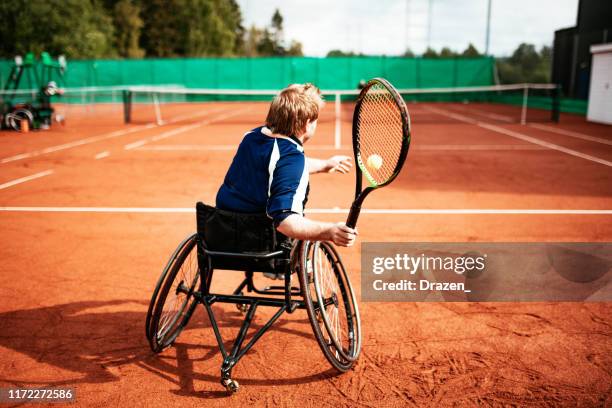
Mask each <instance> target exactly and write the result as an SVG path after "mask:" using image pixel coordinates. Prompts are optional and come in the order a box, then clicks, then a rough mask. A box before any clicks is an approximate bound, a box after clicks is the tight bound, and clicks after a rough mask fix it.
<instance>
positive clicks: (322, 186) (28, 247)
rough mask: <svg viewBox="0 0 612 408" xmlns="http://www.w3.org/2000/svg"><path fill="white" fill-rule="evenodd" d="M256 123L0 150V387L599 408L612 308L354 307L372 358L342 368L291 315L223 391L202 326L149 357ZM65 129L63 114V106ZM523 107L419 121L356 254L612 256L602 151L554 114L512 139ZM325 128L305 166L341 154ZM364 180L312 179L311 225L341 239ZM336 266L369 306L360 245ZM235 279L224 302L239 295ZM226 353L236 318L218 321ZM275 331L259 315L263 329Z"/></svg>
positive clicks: (606, 157)
mask: <svg viewBox="0 0 612 408" xmlns="http://www.w3.org/2000/svg"><path fill="white" fill-rule="evenodd" d="M266 108H267V105H266V104H265V103H215V104H206V105H181V106H179V105H177V106H176V107H175V108H174V109H175V112H172V108H170V111H169V112H168V111H167V116H166V118H167V120H166V123H165V124H163V125H161V126H159V125H156V124H153V123H152V117H153V116H152V114H151V112H150V110H148V109H147V107H146V106H145V107H143V109H142V110H141V111H135V112H134V123H133V124H131V125H124V124H123V122H122V120H123V117H122V110H121V106H118V105H117V106H116V105H97V106H95V107H78V106H77V107H70V108H69V116H68V119H67V124H66V126H65V127H61V126H57V125H54V127H53V128H52V130H50V131H46V132H31V133H28V134H21V133H16V132H1V133H0V151H1V152H2V153H1V157H0V168H1V171H0V207H1V208H0V210H1V211H0V225H2V245H1V246H0V257H1V259H2V263H1V266H0V271H1V274H2V277H3V283H2V285H0V386H1V387H9V386H11V387H13V386H14V387H42V386H72V387H76V393H77V396H76V400H77V404H78V405H82V406H85V405H87V406H106V405H113V406H126V405H129V406H172V405H179V404H180V405H181V406H202V404H204V405H205V406H228V405H232V406H247V405H248V406H251V405H253V406H322V405H323V406H325V405H333V406H371V407H380V406H385V407H390V406H417V405H418V406H453V405H468V406H475V405H485V406H515V405H529V406H540V405H542V406H609V405H610V404H611V403H612V399H611V398H612V397H611V391H612V388H611V386H610V384H611V383H612V379H611V377H612V372H611V371H610V367H611V366H612V357H611V356H612V343H611V342H610V336H611V335H612V328H611V326H610V322H611V321H612V308H611V307H610V304H609V303H595V302H592V303H589V302H585V303H363V302H362V303H360V311H361V320H362V330H363V351H362V354H361V357H360V359H359V361H358V362H357V364H356V367H355V368H354V369H353V370H351V371H349V372H347V373H346V374H343V375H336V374H335V373H334V371H332V370H331V369H330V366H329V363H328V362H327V361H326V360H325V358H324V357H323V355H322V354H321V351H320V349H319V347H318V345H317V343H316V341H315V339H314V336H313V335H312V329H311V327H310V323H309V321H308V318H307V315H306V313H305V312H304V311H298V312H296V313H294V314H293V315H285V316H284V317H283V318H281V320H280V321H279V322H277V324H276V325H275V326H274V327H273V329H272V330H270V331H269V332H268V333H267V334H266V335H265V336H264V337H263V338H262V339H261V340H260V342H259V343H258V344H257V345H256V347H255V348H254V349H253V350H251V351H250V352H249V353H248V354H247V355H246V356H245V357H244V359H243V360H241V362H240V364H238V365H237V367H236V368H235V369H234V378H236V379H237V380H238V381H239V382H240V384H241V386H242V387H241V389H240V392H238V393H237V394H235V395H232V396H228V394H227V393H226V392H225V390H224V389H223V388H222V387H221V386H220V384H219V366H220V363H221V356H220V355H219V354H218V351H217V347H216V344H215V338H214V334H213V331H212V330H211V327H210V323H209V321H208V319H207V317H206V315H205V313H204V311H203V310H197V311H196V314H195V315H194V317H193V318H192V319H191V322H190V324H189V326H188V327H187V329H186V330H185V331H184V332H183V333H182V334H181V336H180V338H179V339H178V341H177V343H176V344H175V346H174V347H171V348H169V349H167V350H165V351H164V352H163V353H162V354H161V355H154V354H153V353H152V352H151V351H150V349H149V346H148V344H147V340H146V338H145V333H144V324H145V316H146V312H147V306H148V303H149V300H150V296H151V293H152V291H153V288H154V286H155V283H156V281H157V279H158V276H159V274H160V272H161V270H162V267H163V265H164V264H165V262H166V260H167V258H168V256H169V255H170V254H171V252H172V251H173V250H174V248H175V247H176V245H177V244H178V243H179V242H180V241H181V240H182V239H183V238H184V237H185V236H187V235H188V234H190V233H192V232H193V231H194V230H195V214H194V212H193V208H194V205H195V203H196V201H204V202H207V203H214V198H215V194H216V191H217V189H218V187H219V185H220V184H221V182H222V179H223V176H224V174H225V171H226V169H227V167H228V165H229V163H230V161H231V159H232V157H233V150H234V149H235V146H236V144H237V143H238V142H239V141H240V139H241V137H242V135H243V133H244V132H245V131H247V130H249V129H250V128H252V127H255V126H257V125H259V124H260V123H261V122H262V121H263V119H264V117H265V112H266ZM67 109H68V108H67ZM516 109H518V108H514V107H509V106H502V105H493V106H490V105H482V106H478V105H462V104H444V103H439V104H419V105H414V106H411V105H409V110H410V112H411V115H412V120H413V141H412V144H411V148H410V153H409V156H408V161H407V164H406V166H405V168H404V170H403V172H402V174H400V176H399V177H398V179H397V180H396V181H395V182H394V184H392V185H391V186H389V187H388V188H385V189H382V190H381V191H378V192H376V193H374V194H373V195H372V196H371V197H370V198H369V199H368V201H367V202H366V204H365V208H366V209H365V210H364V211H363V212H362V216H361V218H360V221H359V227H358V228H359V233H360V241H361V242H363V241H389V242H393V241H415V242H418V241H423V242H425V241H434V242H454V241H457V242H463V241H483V242H530V241H561V242H582V241H585V242H587V241H592V242H596V241H601V242H608V241H610V240H611V239H612V234H611V231H612V212H611V209H612V132H611V131H610V127H609V126H607V127H606V126H603V125H595V124H591V123H587V122H585V120H584V118H582V117H578V116H572V115H567V114H564V115H562V117H561V122H560V124H553V123H544V122H539V121H535V122H530V123H528V124H527V125H519V124H516V123H514V122H512V121H511V120H504V119H503V117H514V116H515V114H516V111H515V110H516ZM350 112H351V107H350V106H346V107H344V108H343V115H342V118H343V119H342V139H341V142H342V147H341V149H340V150H336V149H334V139H333V134H334V122H333V120H332V119H331V117H332V116H333V115H332V114H331V113H330V112H329V111H326V112H324V113H323V115H322V117H321V123H320V124H319V129H318V132H317V136H316V138H315V139H314V140H312V141H311V142H309V143H308V144H307V145H306V153H307V154H308V155H311V156H313V157H328V156H331V155H333V154H339V153H340V154H341V153H344V154H351V148H350V140H351V139H350V130H351V122H350ZM353 177H354V175H353V174H349V175H338V174H326V175H316V176H313V177H312V178H311V194H310V199H309V202H308V208H309V209H310V212H309V214H310V216H311V217H313V218H316V219H321V220H329V221H342V220H344V219H345V217H346V208H347V207H348V206H349V205H350V202H351V200H352V197H353V188H354V180H353ZM340 252H341V255H342V257H343V260H344V263H345V265H346V266H347V269H348V271H349V273H350V277H351V280H352V282H353V284H354V286H355V287H356V289H357V291H358V292H359V291H360V289H359V282H360V246H359V244H357V245H356V246H355V247H353V248H349V249H342V250H341V251H340ZM240 275H241V274H240V273H237V272H227V274H226V275H224V277H225V281H221V280H219V279H218V278H219V274H217V278H216V279H217V280H216V281H215V282H214V283H213V285H216V286H215V287H216V289H218V290H219V291H221V290H223V289H225V290H230V289H233V288H234V287H235V286H236V284H237V282H239V280H240ZM214 308H215V312H216V313H217V314H218V316H219V325H220V326H221V328H222V333H223V335H224V338H225V339H226V341H228V342H229V341H231V340H232V339H233V336H235V334H236V333H237V331H238V328H239V326H240V324H241V321H242V319H243V317H242V315H241V314H240V313H239V312H238V311H237V310H236V308H234V307H232V306H231V305H224V306H214ZM270 313H271V311H270V310H265V309H264V308H261V309H260V310H259V311H258V314H257V315H256V320H255V323H254V325H255V327H256V328H257V327H258V326H260V325H261V324H263V323H264V322H265V321H266V318H267V317H269V315H270Z"/></svg>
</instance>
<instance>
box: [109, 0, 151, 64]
mask: <svg viewBox="0 0 612 408" xmlns="http://www.w3.org/2000/svg"><path fill="white" fill-rule="evenodd" d="M113 22H114V24H115V45H116V47H117V53H118V54H119V56H121V57H127V58H142V57H143V56H144V50H143V49H142V48H140V44H139V41H140V33H141V31H142V26H143V22H142V19H141V18H140V4H135V3H134V2H133V1H132V0H119V1H118V2H117V3H115V5H114V6H113Z"/></svg>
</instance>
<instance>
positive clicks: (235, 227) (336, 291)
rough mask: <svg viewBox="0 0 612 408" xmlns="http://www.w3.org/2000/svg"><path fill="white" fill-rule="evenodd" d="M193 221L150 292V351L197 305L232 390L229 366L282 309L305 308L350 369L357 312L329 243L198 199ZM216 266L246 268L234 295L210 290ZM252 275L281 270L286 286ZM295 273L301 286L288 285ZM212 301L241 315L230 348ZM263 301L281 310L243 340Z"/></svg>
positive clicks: (325, 347)
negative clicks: (292, 235)
mask: <svg viewBox="0 0 612 408" xmlns="http://www.w3.org/2000/svg"><path fill="white" fill-rule="evenodd" d="M196 218H197V233H195V234H193V235H191V236H189V237H187V238H186V239H185V240H183V242H181V243H180V244H179V246H178V248H177V249H176V250H175V251H174V253H173V254H172V256H171V257H170V260H169V261H168V263H167V264H166V266H165V268H164V270H163V272H162V274H161V276H160V278H159V280H158V282H157V285H156V287H155V290H154V292H153V296H152V297H151V302H150V304H149V310H148V313H147V318H146V335H147V339H148V340H149V344H150V346H151V349H152V350H153V352H155V353H159V352H161V351H162V350H164V349H165V348H167V347H169V346H171V345H172V344H173V343H174V342H175V341H176V339H177V338H178V336H179V335H180V333H181V331H182V330H183V329H184V328H185V326H187V324H188V323H189V319H190V318H191V316H192V314H193V312H194V310H195V308H196V307H197V306H198V304H201V305H203V306H204V308H205V309H206V312H207V314H208V317H209V319H210V323H211V326H212V329H213V331H214V334H215V338H216V340H217V343H218V345H219V351H220V352H221V355H222V356H223V362H222V364H221V384H222V385H223V386H224V387H225V388H226V390H227V391H228V392H230V393H234V392H236V391H238V388H239V384H238V382H237V381H236V380H234V379H232V369H233V368H234V367H235V366H236V364H237V363H238V361H239V360H240V359H241V358H242V357H243V356H244V355H245V354H246V353H247V352H248V351H249V350H250V349H251V348H252V347H253V346H254V345H255V343H256V342H257V340H259V339H260V338H261V336H263V334H264V333H265V332H266V331H268V329H270V327H271V326H272V324H273V323H274V322H275V321H276V320H278V319H279V318H280V317H281V316H282V315H283V313H285V312H286V313H293V312H295V310H297V309H306V311H307V313H308V317H309V320H310V323H311V326H312V330H313V332H314V335H315V338H316V340H317V342H318V344H319V346H320V347H321V350H322V351H323V354H324V356H325V357H326V358H327V360H328V361H329V362H330V363H331V365H332V366H333V367H334V368H336V369H337V370H338V371H340V372H345V371H347V370H349V369H350V368H351V367H352V366H353V364H354V363H355V361H356V360H357V358H358V356H359V352H360V350H361V329H360V319H359V309H358V306H357V301H356V297H355V294H354V292H353V288H352V286H351V283H350V281H349V277H348V275H347V273H346V270H345V268H344V265H343V264H342V261H341V259H340V256H339V255H338V253H337V251H336V250H335V249H334V247H333V245H332V244H330V243H328V242H313V241H293V240H290V239H288V238H287V237H285V236H283V235H282V234H281V233H279V232H277V231H276V229H275V228H274V226H273V225H272V221H271V220H270V219H269V218H268V217H267V216H266V215H261V214H241V213H234V212H229V211H223V210H219V209H216V208H214V207H211V206H208V205H205V204H203V203H197V205H196ZM219 269H222V270H224V271H241V272H243V273H244V279H243V280H242V282H241V283H240V284H239V285H238V287H237V288H236V289H235V290H234V291H233V292H232V293H231V294H221V293H213V292H211V290H210V289H211V283H212V279H213V275H214V274H215V272H217V270H219ZM256 272H264V273H273V274H276V275H280V276H282V277H283V278H284V283H283V285H277V286H266V287H264V288H257V287H256V286H255V283H254V281H253V276H254V273H256ZM223 273H231V272H222V274H223ZM294 277H297V281H298V282H299V287H297V286H294V285H293V284H292V281H293V280H294ZM245 292H246V294H245ZM215 303H232V304H235V305H236V307H237V308H238V310H239V311H240V312H242V313H243V314H244V315H245V318H244V322H243V323H242V326H241V327H240V329H239V331H238V335H237V337H236V339H235V341H234V344H233V346H232V349H231V350H227V349H226V348H225V346H224V342H223V339H222V337H221V333H220V331H219V326H218V324H217V319H216V318H215V314H214V312H213V309H212V307H211V306H212V305H213V304H215ZM260 306H268V307H276V308H278V311H276V313H275V314H274V315H273V316H272V317H271V318H270V319H269V320H268V321H267V323H266V324H265V325H263V326H262V327H261V328H260V329H259V330H257V331H256V332H255V333H254V335H253V336H252V338H251V339H250V341H249V342H248V343H247V344H246V345H243V343H244V340H245V338H246V334H247V331H248V329H249V326H250V325H251V322H252V321H253V317H254V315H255V311H256V310H257V308H258V307H260Z"/></svg>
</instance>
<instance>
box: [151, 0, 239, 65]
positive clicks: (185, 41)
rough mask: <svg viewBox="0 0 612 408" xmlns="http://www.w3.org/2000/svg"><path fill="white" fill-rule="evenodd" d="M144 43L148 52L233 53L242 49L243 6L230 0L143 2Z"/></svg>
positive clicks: (160, 54) (173, 54) (175, 54)
mask: <svg viewBox="0 0 612 408" xmlns="http://www.w3.org/2000/svg"><path fill="white" fill-rule="evenodd" d="M142 11H143V12H142V18H143V21H144V29H143V33H142V37H141V44H142V46H143V48H144V50H145V52H146V55H147V56H152V57H179V56H190V57H200V56H232V55H236V54H238V53H239V51H240V50H239V49H238V48H239V47H240V45H241V41H240V40H239V39H238V38H237V37H238V36H239V35H240V34H241V33H242V27H241V15H240V9H239V8H238V5H237V3H236V2H235V1H226V0H149V1H146V2H144V3H143V10H142Z"/></svg>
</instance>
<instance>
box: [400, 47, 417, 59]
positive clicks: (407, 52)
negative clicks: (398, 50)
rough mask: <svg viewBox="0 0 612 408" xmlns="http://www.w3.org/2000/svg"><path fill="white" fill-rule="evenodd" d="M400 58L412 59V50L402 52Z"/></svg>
mask: <svg viewBox="0 0 612 408" xmlns="http://www.w3.org/2000/svg"><path fill="white" fill-rule="evenodd" d="M402 57H404V58H414V57H415V55H414V52H412V50H411V49H410V48H408V49H406V51H404V53H403V54H402Z"/></svg>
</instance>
